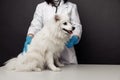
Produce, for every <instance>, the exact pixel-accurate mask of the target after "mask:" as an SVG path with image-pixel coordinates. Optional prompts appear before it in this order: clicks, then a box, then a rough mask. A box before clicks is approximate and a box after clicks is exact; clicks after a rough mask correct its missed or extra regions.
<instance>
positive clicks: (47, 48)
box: [4, 15, 72, 71]
mask: <svg viewBox="0 0 120 80" xmlns="http://www.w3.org/2000/svg"><path fill="white" fill-rule="evenodd" d="M57 19H58V20H56V17H55V16H54V17H53V18H52V19H51V20H49V21H48V22H46V23H45V25H44V27H43V28H42V30H41V31H39V32H38V33H37V34H36V35H35V36H34V37H33V39H32V42H31V44H30V45H29V47H28V51H27V53H25V54H24V55H22V54H19V55H18V57H16V58H13V59H10V60H9V61H7V62H6V65H5V66H4V67H5V68H6V69H7V70H15V71H41V70H43V69H44V68H45V67H48V68H49V69H51V70H53V71H60V68H58V67H56V66H55V64H56V65H57V66H59V67H60V66H64V65H63V64H61V63H60V62H59V57H60V53H61V51H62V50H63V49H64V46H65V43H66V42H67V41H68V39H69V37H70V34H69V33H67V32H66V31H64V30H63V28H64V29H66V30H71V31H72V25H71V24H70V21H69V18H68V16H67V15H58V16H57ZM64 22H67V25H64V24H63V23H64ZM54 63H55V64H54Z"/></svg>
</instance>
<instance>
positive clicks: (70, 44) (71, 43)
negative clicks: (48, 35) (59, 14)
mask: <svg viewBox="0 0 120 80" xmlns="http://www.w3.org/2000/svg"><path fill="white" fill-rule="evenodd" d="M78 42H79V37H78V36H72V37H71V38H70V40H69V41H68V42H67V44H66V46H67V48H72V47H73V46H74V45H75V44H78Z"/></svg>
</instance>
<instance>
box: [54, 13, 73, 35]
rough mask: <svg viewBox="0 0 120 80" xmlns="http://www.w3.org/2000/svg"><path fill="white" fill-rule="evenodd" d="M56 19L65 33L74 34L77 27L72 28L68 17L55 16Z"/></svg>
mask: <svg viewBox="0 0 120 80" xmlns="http://www.w3.org/2000/svg"><path fill="white" fill-rule="evenodd" d="M54 19H55V21H56V23H57V24H58V27H59V29H61V31H62V32H63V33H65V34H72V32H73V30H74V29H75V27H73V26H72V24H71V22H70V18H69V16H68V15H55V17H54Z"/></svg>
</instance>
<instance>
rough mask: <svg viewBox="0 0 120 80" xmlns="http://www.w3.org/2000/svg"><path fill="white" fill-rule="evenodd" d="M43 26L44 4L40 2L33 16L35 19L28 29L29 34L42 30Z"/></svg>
mask: <svg viewBox="0 0 120 80" xmlns="http://www.w3.org/2000/svg"><path fill="white" fill-rule="evenodd" d="M42 27H43V19H42V5H41V4H38V5H37V7H36V10H35V13H34V16H33V20H32V21H31V24H30V27H29V29H28V33H27V35H32V36H34V35H35V34H36V33H37V32H38V31H40V30H41V29H42Z"/></svg>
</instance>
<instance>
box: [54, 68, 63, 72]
mask: <svg viewBox="0 0 120 80" xmlns="http://www.w3.org/2000/svg"><path fill="white" fill-rule="evenodd" d="M52 71H55V72H59V71H61V69H60V68H54V69H52Z"/></svg>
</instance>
